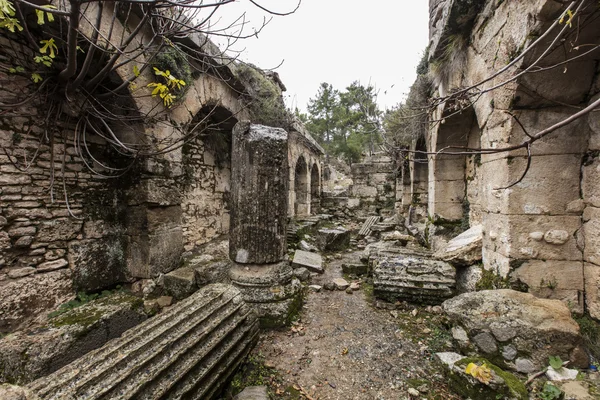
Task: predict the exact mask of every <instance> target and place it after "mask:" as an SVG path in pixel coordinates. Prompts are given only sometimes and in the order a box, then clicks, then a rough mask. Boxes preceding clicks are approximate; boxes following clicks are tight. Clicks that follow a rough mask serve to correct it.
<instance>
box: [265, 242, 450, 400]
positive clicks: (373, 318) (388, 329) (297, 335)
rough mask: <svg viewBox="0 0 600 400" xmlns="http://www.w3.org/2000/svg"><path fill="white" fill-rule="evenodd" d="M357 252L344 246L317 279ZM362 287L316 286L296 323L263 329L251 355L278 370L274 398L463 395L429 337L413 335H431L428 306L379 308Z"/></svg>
mask: <svg viewBox="0 0 600 400" xmlns="http://www.w3.org/2000/svg"><path fill="white" fill-rule="evenodd" d="M357 258H358V253H345V254H344V255H343V257H342V258H341V259H334V260H331V261H330V262H329V264H328V265H327V267H326V272H325V273H324V274H322V275H319V276H315V277H313V279H312V282H311V283H312V284H317V285H324V284H325V283H327V282H331V281H332V280H333V279H335V278H339V277H342V272H341V264H342V263H344V262H346V263H348V262H352V261H353V260H354V262H356V259H357ZM363 286H365V287H366V285H363ZM364 289H365V288H362V289H361V290H358V291H356V292H353V293H352V294H348V293H346V292H345V291H338V290H336V291H327V290H325V289H323V290H322V291H321V292H319V293H314V292H311V293H309V294H308V296H307V299H306V303H305V305H304V308H303V310H302V313H301V316H300V320H299V321H298V322H297V323H296V324H295V325H294V326H293V327H292V328H291V329H289V328H288V329H286V330H281V331H271V332H268V333H265V334H263V335H262V338H261V340H260V342H259V344H258V346H257V347H256V348H255V349H254V351H253V357H254V358H255V359H259V360H263V363H264V366H266V367H267V368H268V369H270V370H271V371H274V370H277V371H278V372H277V373H276V375H277V376H276V378H274V379H273V375H271V377H272V379H271V387H270V390H271V393H272V395H273V397H274V398H281V399H292V398H307V399H378V400H379V399H381V400H383V399H386V400H387V399H409V398H426V399H427V398H429V399H453V398H458V397H455V396H453V395H451V394H450V393H448V392H447V391H446V388H445V383H444V381H443V378H442V376H441V375H440V374H439V371H437V368H436V367H435V365H434V364H433V362H432V355H431V351H430V348H429V347H428V345H427V341H426V340H423V341H420V339H418V338H415V337H414V335H413V334H414V333H415V330H416V331H417V332H421V333H423V334H424V335H425V336H427V335H428V334H429V335H431V334H432V329H430V328H427V325H426V324H425V320H424V319H422V318H420V316H421V315H424V311H423V310H422V309H417V311H414V310H413V309H412V308H411V309H410V310H407V309H405V310H404V311H406V312H403V311H397V310H394V311H390V310H387V309H379V308H376V307H374V306H373V302H372V300H371V298H370V295H369V293H368V290H364ZM411 311H412V312H411ZM415 314H417V315H418V316H419V317H417V315H415ZM434 329H435V327H434ZM271 368H272V369H271ZM410 388H412V390H411V391H412V393H413V394H416V392H414V390H415V389H417V388H418V389H419V390H420V391H421V392H420V394H419V395H417V396H413V397H411V396H410V394H409V393H408V390H409V389H410Z"/></svg>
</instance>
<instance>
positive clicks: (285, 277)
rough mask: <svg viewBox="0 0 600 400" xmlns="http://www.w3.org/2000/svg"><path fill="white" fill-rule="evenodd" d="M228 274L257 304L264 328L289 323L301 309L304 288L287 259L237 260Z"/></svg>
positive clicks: (244, 294)
mask: <svg viewBox="0 0 600 400" xmlns="http://www.w3.org/2000/svg"><path fill="white" fill-rule="evenodd" d="M229 276H230V278H231V283H232V284H233V285H234V286H235V287H236V288H238V290H239V291H240V292H241V294H242V298H243V299H244V300H245V301H246V302H247V303H248V304H249V305H250V306H253V307H254V309H255V311H256V313H257V314H258V317H259V320H260V325H261V327H263V328H278V327H282V326H288V325H290V324H291V322H292V321H293V320H294V319H295V317H296V316H297V314H298V313H299V311H300V309H301V308H302V299H303V294H304V291H303V287H302V284H301V283H300V281H299V280H298V279H296V278H294V274H293V270H292V267H291V266H290V264H289V262H287V261H283V262H279V263H274V264H263V265H257V264H237V263H234V264H233V266H232V268H231V270H230V273H229Z"/></svg>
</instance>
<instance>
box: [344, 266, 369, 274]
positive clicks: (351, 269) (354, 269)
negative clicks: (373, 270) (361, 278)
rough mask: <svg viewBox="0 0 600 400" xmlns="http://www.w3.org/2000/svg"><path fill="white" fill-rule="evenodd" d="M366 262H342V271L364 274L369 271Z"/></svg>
mask: <svg viewBox="0 0 600 400" xmlns="http://www.w3.org/2000/svg"><path fill="white" fill-rule="evenodd" d="M367 270H368V268H367V266H366V265H365V264H342V272H343V273H344V274H351V275H364V274H366V273H367Z"/></svg>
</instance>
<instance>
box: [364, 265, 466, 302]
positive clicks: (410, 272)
mask: <svg viewBox="0 0 600 400" xmlns="http://www.w3.org/2000/svg"><path fill="white" fill-rule="evenodd" d="M455 286H456V270H455V268H454V267H453V266H452V265H451V264H448V263H446V262H444V261H437V260H431V259H426V258H420V257H415V256H380V257H379V258H378V260H377V261H376V262H375V267H374V269H373V290H374V291H373V293H374V294H375V296H377V297H380V298H384V299H387V300H390V301H396V300H406V301H409V302H414V303H424V304H440V303H441V302H442V301H444V300H445V299H447V298H449V297H451V296H452V295H454V290H455Z"/></svg>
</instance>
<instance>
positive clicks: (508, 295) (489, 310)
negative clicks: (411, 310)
mask: <svg viewBox="0 0 600 400" xmlns="http://www.w3.org/2000/svg"><path fill="white" fill-rule="evenodd" d="M442 307H443V309H444V312H445V313H446V315H447V316H448V318H449V319H450V321H451V324H452V326H460V327H462V328H463V329H464V330H465V331H466V332H467V334H468V336H469V338H471V339H473V338H474V337H475V336H476V335H480V334H482V333H488V334H489V333H492V334H494V332H495V334H499V335H500V336H499V338H500V339H506V340H505V341H503V342H502V343H503V346H506V345H512V346H513V347H514V348H515V349H516V350H517V355H518V356H521V355H526V357H527V358H529V359H530V360H531V361H532V362H533V364H534V365H535V367H536V370H539V369H541V368H543V367H545V366H546V365H547V364H548V357H549V356H559V357H561V358H562V359H563V360H568V359H569V358H570V356H571V354H572V353H573V352H574V351H578V350H577V347H578V346H579V345H581V344H582V342H583V339H582V337H581V335H580V332H579V325H577V322H575V321H574V320H573V319H572V318H571V311H570V310H569V308H568V307H567V306H566V305H565V304H564V303H562V302H560V301H558V300H549V299H540V298H537V297H535V296H533V295H532V294H529V293H522V292H516V291H514V290H509V289H500V290H483V291H480V292H472V293H464V294H461V295H458V296H456V297H454V298H452V299H450V300H446V301H445V302H444V303H443V304H442ZM498 332H500V333H501V334H500V333H498ZM505 333H509V334H505ZM490 337H491V335H490ZM488 350H491V346H490V347H489V348H488ZM497 351H500V348H499V347H498V349H497ZM496 359H502V358H501V357H497V358H496ZM500 366H502V367H509V368H513V369H514V368H515V366H514V365H513V364H511V363H506V364H505V365H500ZM582 367H583V366H582Z"/></svg>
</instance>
